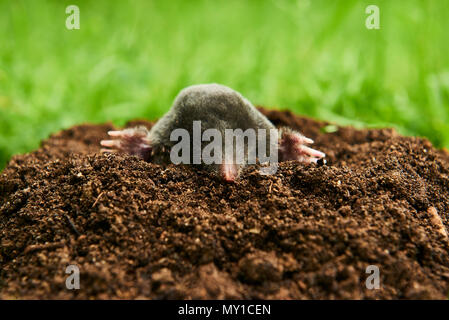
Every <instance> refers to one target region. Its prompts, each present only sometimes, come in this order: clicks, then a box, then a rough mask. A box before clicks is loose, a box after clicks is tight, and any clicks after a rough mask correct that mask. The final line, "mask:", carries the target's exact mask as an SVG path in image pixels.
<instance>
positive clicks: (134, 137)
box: [100, 127, 152, 160]
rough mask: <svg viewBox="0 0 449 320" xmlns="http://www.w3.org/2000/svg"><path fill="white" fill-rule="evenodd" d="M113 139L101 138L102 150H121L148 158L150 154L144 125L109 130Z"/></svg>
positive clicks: (149, 145) (149, 144)
mask: <svg viewBox="0 0 449 320" xmlns="http://www.w3.org/2000/svg"><path fill="white" fill-rule="evenodd" d="M108 134H109V136H110V137H111V138H112V139H113V140H102V141H101V142H100V144H101V145H102V146H103V147H106V148H104V149H101V151H102V152H123V153H127V154H131V155H135V156H138V157H140V158H142V159H144V160H149V158H150V156H151V150H152V147H151V143H150V140H149V139H148V130H147V129H146V128H145V127H136V128H131V129H124V130H120V131H109V132H108Z"/></svg>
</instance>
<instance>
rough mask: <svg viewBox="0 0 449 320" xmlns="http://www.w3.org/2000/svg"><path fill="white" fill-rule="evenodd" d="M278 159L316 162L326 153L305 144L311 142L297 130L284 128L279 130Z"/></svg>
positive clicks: (311, 141)
mask: <svg viewBox="0 0 449 320" xmlns="http://www.w3.org/2000/svg"><path fill="white" fill-rule="evenodd" d="M280 136H281V137H280V139H279V161H281V162H282V161H287V160H298V161H301V162H305V163H311V162H315V163H316V162H317V161H318V159H321V158H324V157H325V156H326V155H325V154H324V153H323V152H321V151H318V150H315V149H312V148H310V147H307V146H306V145H305V144H311V143H313V140H312V139H309V138H307V137H305V136H303V135H302V134H300V133H299V132H296V131H293V130H290V129H284V130H281V132H280Z"/></svg>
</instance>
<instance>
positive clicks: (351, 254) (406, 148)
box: [0, 109, 449, 299]
mask: <svg viewBox="0 0 449 320" xmlns="http://www.w3.org/2000/svg"><path fill="white" fill-rule="evenodd" d="M261 111H262V112H263V113H264V114H265V115H267V116H268V118H269V119H270V120H271V121H272V122H273V123H274V124H275V125H278V126H281V125H287V126H290V127H292V128H293V129H297V130H299V131H300V132H302V133H304V134H305V135H306V136H308V137H310V138H312V139H314V140H315V144H314V147H317V148H318V149H319V150H322V151H323V152H325V153H326V155H327V160H328V163H327V164H326V165H316V164H309V165H303V164H300V163H297V162H295V161H289V162H284V163H281V164H280V167H279V170H278V171H277V173H276V174H274V175H268V176H261V175H260V174H259V173H258V168H257V167H248V168H246V169H245V171H244V172H243V173H242V175H241V176H240V177H239V179H238V180H237V181H236V182H235V183H225V182H223V181H222V179H220V178H218V177H217V176H214V175H213V174H211V173H209V172H205V171H198V170H197V169H195V168H192V167H188V166H173V165H170V166H168V167H161V166H159V165H155V164H151V163H146V162H144V161H142V160H139V159H137V158H136V157H131V156H124V155H123V156H122V155H111V154H100V153H99V150H100V144H99V143H100V140H102V139H105V138H107V131H108V130H112V129H114V127H113V126H112V124H103V125H91V124H85V125H79V126H75V127H73V128H70V129H67V130H64V131H62V132H59V133H56V134H54V135H52V136H51V137H50V138H49V139H47V140H45V141H43V142H42V145H41V147H40V149H38V150H36V151H34V152H31V153H29V154H25V155H18V156H15V157H13V158H12V159H11V161H10V162H9V164H8V165H7V167H6V168H5V169H4V171H3V172H2V173H1V175H0V298H2V299H17V298H39V299H41V298H44V299H52V298H58V299H73V298H76V299H86V298H87V299H91V298H97V299H108V298H119V299H124V298H128V299H136V298H143V299H191V298H193V299H222V298H232V299H241V298H248V299H310V298H312V299H348V298H350V299H369V298H379V299H398V298H400V299H429V298H435V299H446V298H447V297H448V291H449V238H448V232H447V230H448V227H449V216H448V210H449V176H448V173H449V154H448V153H447V152H446V151H444V150H437V149H435V148H434V147H433V146H432V145H431V143H430V142H429V141H428V140H426V139H422V138H416V137H403V136H400V135H398V134H397V133H396V132H395V131H394V130H392V129H377V130H355V129H353V128H345V127H338V128H337V130H336V131H335V132H332V133H326V131H327V130H323V128H324V127H326V126H327V125H328V124H327V123H325V122H319V121H315V120H312V119H308V118H303V117H297V116H295V115H294V114H292V113H291V112H288V111H285V112H281V111H274V110H271V111H268V110H265V109H261ZM136 124H143V125H146V126H147V127H151V125H152V123H150V122H147V121H132V122H130V123H129V124H128V126H130V127H131V126H135V125H136ZM72 264H73V265H76V266H78V268H79V270H80V289H79V290H68V289H67V288H66V278H67V277H68V276H69V275H68V274H66V272H65V271H66V267H67V266H68V265H72ZM372 265H374V266H376V267H378V269H379V280H380V281H379V289H369V288H367V286H366V280H367V278H368V277H370V275H371V273H366V271H367V268H368V266H372ZM368 282H369V283H372V282H370V281H368Z"/></svg>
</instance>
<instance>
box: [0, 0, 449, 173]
mask: <svg viewBox="0 0 449 320" xmlns="http://www.w3.org/2000/svg"><path fill="white" fill-rule="evenodd" d="M71 4H76V5H78V6H79V8H80V12H81V15H80V17H81V19H80V20H81V29H80V30H67V29H66V27H65V20H66V18H67V16H68V15H67V14H66V13H65V8H66V6H68V5H71ZM370 4H376V5H378V6H379V8H380V24H381V29H380V30H368V29H366V27H365V19H366V17H367V14H365V8H366V6H367V5H370ZM448 32H449V1H443V0H428V1H420V0H408V1H402V0H389V1H380V0H370V1H363V0H348V1H333V0H328V1H324V0H310V1H307V0H299V1H287V0H276V1H256V0H249V1H242V0H227V1H200V0H191V1H143V0H142V1H136V0H133V1H99V0H95V1H93V0H92V1H76V0H70V1H60V0H59V1H58V0H53V1H40V0H28V1H25V0H15V1H4V0H0V169H1V168H3V167H4V165H5V163H6V161H8V160H9V158H10V157H11V155H13V154H16V153H23V152H27V151H30V150H32V149H35V148H37V147H38V145H39V141H40V140H41V139H43V138H46V137H48V135H49V134H50V133H52V132H55V131H57V130H59V129H62V128H67V127H69V126H71V125H74V124H77V123H81V122H93V123H101V122H105V121H108V120H112V121H114V123H116V124H118V125H122V124H124V123H125V122H126V121H127V120H129V119H132V118H138V117H145V118H149V119H154V118H157V117H160V116H161V115H162V114H163V113H164V112H165V111H166V110H167V109H168V108H169V107H170V105H171V103H172V101H173V99H174V97H175V96H176V94H177V93H178V91H179V90H180V89H182V88H183V87H186V86H188V85H191V84H196V83H208V82H218V83H222V84H225V85H228V86H230V87H232V88H234V89H236V90H238V91H240V92H241V93H242V94H243V95H244V96H246V97H248V98H249V99H250V100H251V101H252V102H253V103H254V104H260V105H265V106H269V107H278V108H290V109H292V110H294V111H295V112H297V113H300V114H304V115H308V116H312V117H315V118H319V119H324V120H329V121H333V122H336V123H339V124H345V125H346V124H350V125H355V126H367V127H370V126H376V127H378V126H395V127H396V128H397V129H398V130H399V131H400V132H401V133H403V134H408V135H419V136H426V137H428V138H430V139H431V140H432V141H433V143H434V144H435V145H436V146H438V147H443V146H446V147H448V146H449V125H448V116H449V50H448V49H449V34H448Z"/></svg>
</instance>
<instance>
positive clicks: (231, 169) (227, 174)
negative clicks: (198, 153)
mask: <svg viewBox="0 0 449 320" xmlns="http://www.w3.org/2000/svg"><path fill="white" fill-rule="evenodd" d="M220 174H221V176H222V177H223V179H224V180H225V181H227V182H233V181H235V179H237V177H238V175H239V168H238V166H237V165H236V164H234V163H231V164H229V163H223V164H222V165H221V167H220Z"/></svg>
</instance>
